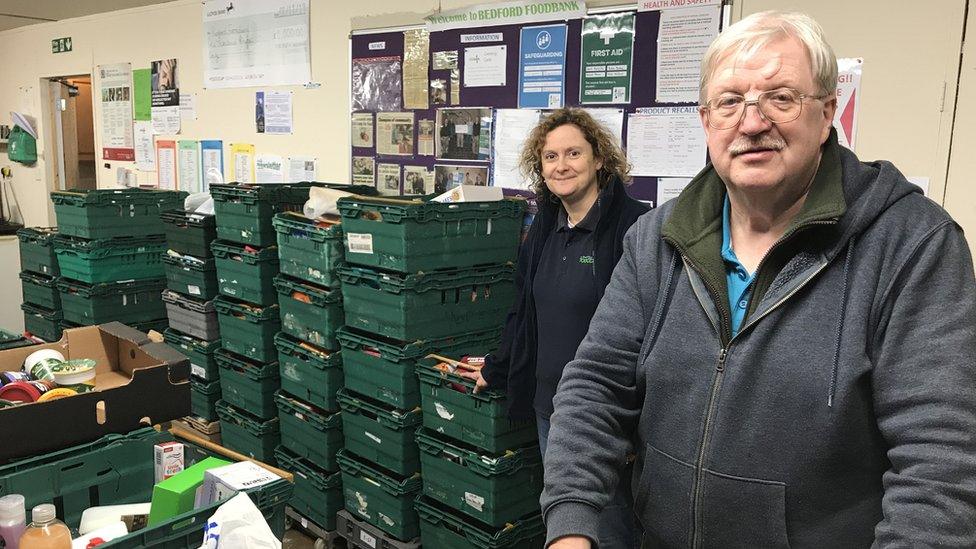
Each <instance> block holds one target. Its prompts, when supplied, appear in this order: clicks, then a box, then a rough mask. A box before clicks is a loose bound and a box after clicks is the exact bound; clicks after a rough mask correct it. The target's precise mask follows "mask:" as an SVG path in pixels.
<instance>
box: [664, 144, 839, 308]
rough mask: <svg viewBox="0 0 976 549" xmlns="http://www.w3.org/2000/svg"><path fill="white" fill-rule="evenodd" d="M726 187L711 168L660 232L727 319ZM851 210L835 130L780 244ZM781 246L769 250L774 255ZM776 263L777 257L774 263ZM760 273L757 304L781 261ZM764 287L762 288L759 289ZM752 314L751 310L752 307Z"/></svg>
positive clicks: (755, 293)
mask: <svg viewBox="0 0 976 549" xmlns="http://www.w3.org/2000/svg"><path fill="white" fill-rule="evenodd" d="M725 193H726V188H725V183H724V182H723V181H722V179H721V178H720V177H719V175H718V173H717V172H716V171H715V168H714V167H712V165H711V164H709V165H708V166H706V167H705V168H704V169H703V170H702V171H701V172H700V173H699V174H698V175H697V176H695V178H694V179H693V180H692V181H691V183H690V184H689V185H688V187H687V188H686V189H685V190H684V191H683V192H682V193H681V195H679V196H678V198H676V199H675V200H676V201H677V202H676V203H675V206H674V209H673V210H672V211H671V215H670V216H669V217H668V220H667V221H666V222H665V224H664V227H663V228H662V229H661V236H662V238H664V239H665V240H667V241H668V242H670V243H671V244H673V245H674V246H675V247H677V248H678V250H679V251H680V252H681V254H682V255H683V256H684V257H685V258H687V260H688V261H689V262H690V263H691V265H692V266H693V267H694V268H695V270H696V271H698V274H699V275H700V276H701V277H702V279H703V280H704V282H705V284H706V285H707V286H708V288H709V290H710V291H711V293H712V294H713V299H715V300H716V306H718V308H719V311H721V312H722V317H723V319H727V318H728V317H729V315H730V313H729V311H728V300H729V299H728V288H727V286H726V284H725V265H724V263H723V262H722V255H721V249H722V205H723V203H724V201H725ZM846 211H847V201H846V200H845V199H844V184H843V167H842V166H841V160H840V144H839V143H838V142H837V131H836V130H835V129H833V128H832V129H831V130H830V136H829V137H828V138H827V141H826V142H825V143H824V145H823V153H822V156H821V159H820V167H819V168H818V169H817V174H816V176H814V180H813V184H812V185H811V186H810V191H809V193H808V194H807V198H806V201H805V202H804V203H803V208H802V209H801V210H800V213H798V214H797V215H796V217H795V218H794V219H793V221H792V222H791V223H790V226H789V227H788V228H787V230H786V233H785V235H784V238H783V239H781V242H780V244H782V243H784V242H786V241H788V240H790V238H791V235H793V234H794V233H796V232H797V231H798V230H799V229H801V228H804V227H805V226H806V225H809V224H811V223H818V222H824V221H836V220H837V219H840V217H841V216H843V215H844V213H845V212H846ZM782 248H784V246H782V245H777V246H775V247H774V248H773V249H772V250H770V255H773V254H774V253H775V252H776V250H777V249H782ZM772 259H775V258H772ZM763 263H764V266H763V267H761V268H760V272H757V273H756V279H757V287H756V288H755V290H754V291H753V294H752V295H753V299H754V300H756V301H757V302H758V300H759V299H761V298H762V296H763V295H764V294H765V291H766V289H767V288H768V287H769V284H770V283H771V282H772V279H773V278H774V277H775V274H776V273H771V274H770V273H764V272H762V271H765V270H766V269H765V265H770V264H771V265H779V266H780V267H782V262H781V261H764V262H763ZM759 286H763V287H759ZM750 309H751V307H750Z"/></svg>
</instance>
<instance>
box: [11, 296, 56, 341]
mask: <svg viewBox="0 0 976 549" xmlns="http://www.w3.org/2000/svg"><path fill="white" fill-rule="evenodd" d="M20 310H22V311H24V331H26V332H27V333H29V334H31V335H33V336H36V337H39V338H41V339H43V340H44V341H58V340H59V339H61V332H62V329H61V320H62V312H61V311H56V310H51V309H45V308H43V307H38V306H36V305H31V304H30V303H21V304H20Z"/></svg>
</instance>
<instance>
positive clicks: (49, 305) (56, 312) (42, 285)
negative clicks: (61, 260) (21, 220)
mask: <svg viewBox="0 0 976 549" xmlns="http://www.w3.org/2000/svg"><path fill="white" fill-rule="evenodd" d="M57 234H58V229H57V227H30V228H24V229H20V230H18V231H17V238H18V239H19V240H20V268H21V271H20V281H21V289H22V291H23V296H24V302H23V304H22V305H21V306H20V308H21V309H22V310H23V311H24V330H25V331H26V332H27V333H29V334H30V335H32V336H34V337H38V338H40V339H43V340H44V341H57V340H58V339H60V338H61V331H62V326H61V319H62V318H63V317H64V315H63V313H62V312H61V294H59V293H58V286H57V284H58V279H59V278H60V276H61V271H60V270H59V268H58V258H57V256H56V255H55V254H54V237H55V236H57Z"/></svg>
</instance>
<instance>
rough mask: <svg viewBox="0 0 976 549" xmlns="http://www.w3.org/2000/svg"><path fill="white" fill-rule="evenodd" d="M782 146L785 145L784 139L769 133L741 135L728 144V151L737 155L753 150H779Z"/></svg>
mask: <svg viewBox="0 0 976 549" xmlns="http://www.w3.org/2000/svg"><path fill="white" fill-rule="evenodd" d="M784 147H786V142H785V141H783V140H782V139H780V138H778V137H773V136H772V135H769V134H762V135H755V136H753V135H743V136H741V137H738V138H736V140H735V141H733V142H732V144H730V145H729V153H731V154H732V156H739V155H740V154H745V153H748V152H755V151H780V150H783V148H784Z"/></svg>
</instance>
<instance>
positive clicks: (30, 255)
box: [17, 227, 61, 276]
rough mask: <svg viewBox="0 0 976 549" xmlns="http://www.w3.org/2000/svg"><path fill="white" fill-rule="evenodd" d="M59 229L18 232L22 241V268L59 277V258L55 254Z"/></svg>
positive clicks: (20, 230)
mask: <svg viewBox="0 0 976 549" xmlns="http://www.w3.org/2000/svg"><path fill="white" fill-rule="evenodd" d="M57 234H58V228H57V227H25V228H23V229H18V230H17V238H18V240H20V268H21V269H23V270H25V271H31V272H34V273H40V274H44V275H48V276H58V275H59V274H61V270H60V269H59V268H58V257H57V255H55V254H54V237H55V236H56V235H57Z"/></svg>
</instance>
